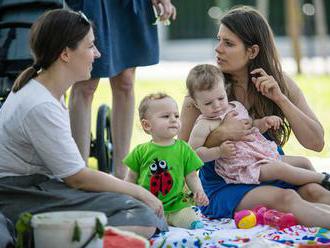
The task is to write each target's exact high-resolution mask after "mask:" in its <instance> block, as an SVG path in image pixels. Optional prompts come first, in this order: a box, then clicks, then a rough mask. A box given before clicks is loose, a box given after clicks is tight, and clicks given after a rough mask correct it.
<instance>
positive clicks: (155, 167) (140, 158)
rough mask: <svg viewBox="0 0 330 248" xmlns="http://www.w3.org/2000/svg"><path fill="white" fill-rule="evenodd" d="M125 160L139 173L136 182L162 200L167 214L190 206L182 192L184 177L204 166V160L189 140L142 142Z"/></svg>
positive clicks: (125, 162)
mask: <svg viewBox="0 0 330 248" xmlns="http://www.w3.org/2000/svg"><path fill="white" fill-rule="evenodd" d="M123 162H124V164H126V165H127V166H128V167H129V168H130V169H131V170H132V171H134V172H135V173H137V175H138V177H137V184H139V185H141V186H142V187H144V188H145V189H147V190H149V191H151V192H152V193H153V194H154V195H155V196H157V197H158V198H159V199H160V200H161V201H162V203H163V205H164V211H165V213H169V212H174V211H178V210H181V209H183V208H185V207H188V206H191V203H190V202H189V201H188V200H187V198H186V197H185V195H184V192H183V190H184V185H185V176H187V175H188V174H190V173H191V172H193V171H195V170H198V169H199V168H200V167H202V165H203V162H202V160H201V159H200V158H199V157H198V155H197V154H196V152H195V151H194V150H192V148H191V147H190V146H189V145H188V144H187V143H186V142H184V141H182V140H175V143H174V144H173V145H169V146H160V145H157V144H154V143H152V142H147V143H144V144H140V145H138V146H137V147H136V148H135V149H134V150H133V151H132V152H131V153H130V154H128V155H127V156H126V158H125V159H124V160H123Z"/></svg>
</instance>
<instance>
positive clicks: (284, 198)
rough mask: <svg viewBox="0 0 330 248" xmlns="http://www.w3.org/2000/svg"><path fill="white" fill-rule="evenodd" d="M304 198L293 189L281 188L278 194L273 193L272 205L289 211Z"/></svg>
mask: <svg viewBox="0 0 330 248" xmlns="http://www.w3.org/2000/svg"><path fill="white" fill-rule="evenodd" d="M301 200H302V198H301V197H300V195H299V194H298V193H297V191H295V190H293V189H281V190H279V191H278V192H277V193H276V194H274V195H273V198H272V203H271V205H272V206H270V207H272V208H275V209H278V210H280V211H285V212H289V211H288V210H289V209H290V208H291V206H292V205H293V204H296V203H297V202H299V201H301Z"/></svg>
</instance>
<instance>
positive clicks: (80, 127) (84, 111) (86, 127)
mask: <svg viewBox="0 0 330 248" xmlns="http://www.w3.org/2000/svg"><path fill="white" fill-rule="evenodd" d="M98 82H99V79H94V80H88V81H83V82H78V83H76V84H74V85H73V86H72V88H71V94H70V99H69V111H70V124H71V130H72V136H73V138H74V140H75V141H76V143H77V146H78V149H79V151H80V154H81V156H82V157H83V159H84V160H85V162H86V165H87V164H88V157H89V152H90V143H91V112H92V101H93V96H94V92H95V90H96V88H97V86H98Z"/></svg>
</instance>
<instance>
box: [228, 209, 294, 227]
mask: <svg viewBox="0 0 330 248" xmlns="http://www.w3.org/2000/svg"><path fill="white" fill-rule="evenodd" d="M234 219H235V223H236V226H237V227H238V228H251V227H254V226H255V225H258V224H260V225H269V226H272V227H275V228H277V229H284V228H287V227H290V226H294V225H297V219H296V218H295V217H294V215H293V214H291V213H283V212H280V211H277V210H274V209H268V208H266V207H265V206H257V207H255V208H254V209H253V210H252V211H251V210H241V211H238V212H236V213H235V216H234Z"/></svg>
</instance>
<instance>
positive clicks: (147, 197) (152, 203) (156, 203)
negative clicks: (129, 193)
mask: <svg viewBox="0 0 330 248" xmlns="http://www.w3.org/2000/svg"><path fill="white" fill-rule="evenodd" d="M144 193H145V194H144V197H142V199H141V200H142V201H143V202H144V203H145V204H146V205H148V206H149V207H150V208H151V209H153V210H154V211H155V214H156V215H157V216H158V217H160V218H161V217H163V216H164V208H163V203H162V202H161V201H160V200H159V199H158V198H157V197H156V196H154V195H153V194H152V193H151V192H149V191H147V190H145V192H144Z"/></svg>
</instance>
